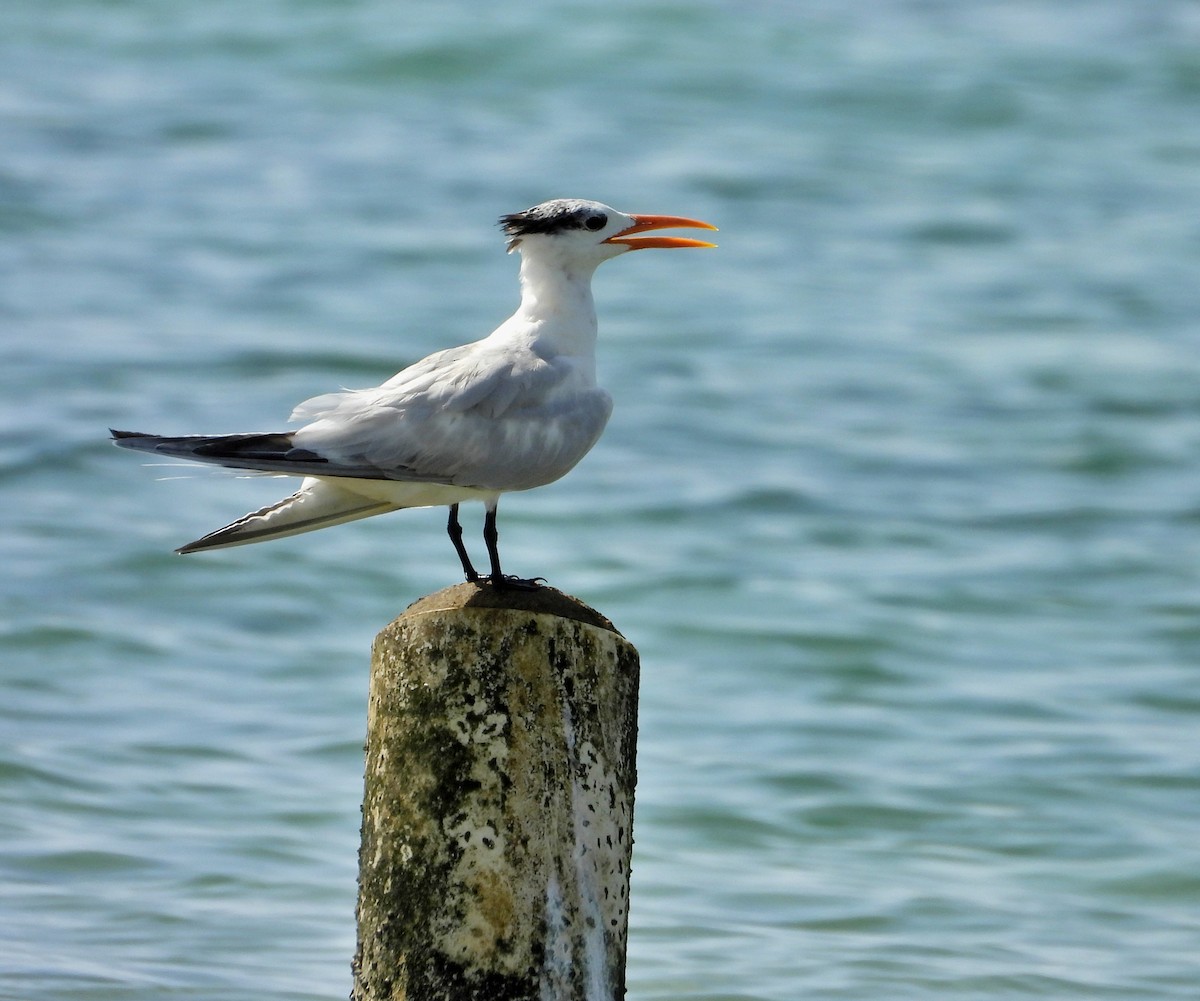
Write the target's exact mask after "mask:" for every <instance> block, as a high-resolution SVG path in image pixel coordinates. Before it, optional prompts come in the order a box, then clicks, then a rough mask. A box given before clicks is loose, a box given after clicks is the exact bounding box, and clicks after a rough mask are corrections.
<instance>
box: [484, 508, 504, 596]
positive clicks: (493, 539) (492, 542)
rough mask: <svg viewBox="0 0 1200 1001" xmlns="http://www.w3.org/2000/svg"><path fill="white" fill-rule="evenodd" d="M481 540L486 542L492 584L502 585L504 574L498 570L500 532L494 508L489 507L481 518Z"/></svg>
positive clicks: (495, 585)
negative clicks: (490, 565)
mask: <svg viewBox="0 0 1200 1001" xmlns="http://www.w3.org/2000/svg"><path fill="white" fill-rule="evenodd" d="M483 541H484V542H485V543H486V544H487V551H488V560H489V561H490V562H491V564H492V585H493V586H494V587H503V586H504V574H503V573H502V572H501V571H500V549H499V547H498V546H497V543H498V542H499V541H500V532H499V531H498V530H497V529H496V509H495V508H494V507H489V508H488V509H487V514H486V515H484V518H483Z"/></svg>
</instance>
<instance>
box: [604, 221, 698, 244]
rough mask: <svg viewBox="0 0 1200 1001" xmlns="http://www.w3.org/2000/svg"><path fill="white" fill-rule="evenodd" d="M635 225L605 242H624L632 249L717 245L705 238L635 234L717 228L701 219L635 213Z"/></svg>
mask: <svg viewBox="0 0 1200 1001" xmlns="http://www.w3.org/2000/svg"><path fill="white" fill-rule="evenodd" d="M631 218H632V219H633V225H632V226H629V227H627V228H626V229H623V230H621V232H619V233H616V234H614V235H613V236H610V237H609V238H608V239H607V240H605V241H604V242H605V243H623V244H625V246H627V247H629V248H630V249H632V250H646V249H647V248H649V247H662V248H665V249H669V248H671V247H715V246H716V244H715V243H705V242H704V241H703V240H689V239H687V238H686V237H682V236H634V235H633V234H634V233H645V232H646V231H647V230H650V229H716V228H717V227H716V226H713V225H711V224H710V223H707V222H701V221H700V220H699V219H685V218H683V216H677V215H635V216H632V217H631Z"/></svg>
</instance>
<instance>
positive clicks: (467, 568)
mask: <svg viewBox="0 0 1200 1001" xmlns="http://www.w3.org/2000/svg"><path fill="white" fill-rule="evenodd" d="M446 533H447V534H448V535H449V536H450V541H451V542H452V543H454V551H455V552H456V553H458V558H459V559H460V560H462V568H463V573H465V574H466V575H467V580H468V581H469V582H470V583H472V584H475V583H477V582H478V581H479V573H478V572H477V571H476V569H475V567H474V566H472V565H471V557H470V555H469V554H468V553H467V547H466V546H464V545H463V540H462V537H463V530H462V525H460V524H459V523H458V505H457V504H451V505H450V520H449V521H447V522H446Z"/></svg>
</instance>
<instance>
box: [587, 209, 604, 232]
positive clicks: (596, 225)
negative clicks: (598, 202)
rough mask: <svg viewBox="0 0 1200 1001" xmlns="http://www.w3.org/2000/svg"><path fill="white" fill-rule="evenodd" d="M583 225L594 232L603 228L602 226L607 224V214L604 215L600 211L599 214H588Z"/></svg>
mask: <svg viewBox="0 0 1200 1001" xmlns="http://www.w3.org/2000/svg"><path fill="white" fill-rule="evenodd" d="M584 225H585V226H586V227H587V228H588V229H590V230H591V231H592V232H593V233H595V232H596V231H597V230H601V229H604V227H605V226H607V225H608V216H606V215H605V214H604V213H603V212H601V213H600V214H599V215H591V216H588V217H587V222H585V223H584Z"/></svg>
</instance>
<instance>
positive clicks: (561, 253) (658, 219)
mask: <svg viewBox="0 0 1200 1001" xmlns="http://www.w3.org/2000/svg"><path fill="white" fill-rule="evenodd" d="M500 226H501V228H502V229H503V230H504V232H505V234H507V236H508V252H509V253H510V254H511V253H512V252H513V251H514V250H518V249H519V250H520V251H521V252H522V253H523V254H526V255H529V254H535V255H539V256H543V255H544V256H547V257H549V256H557V257H559V258H560V259H561V260H562V261H563V262H564V263H568V262H569V263H574V264H577V265H583V266H589V265H590V266H591V267H593V268H594V267H596V266H597V265H599V264H601V263H602V262H603V261H607V260H609V259H610V258H613V257H617V256H618V255H620V254H624V253H626V252H628V251H630V250H644V249H647V248H650V247H659V248H663V249H669V248H679V247H715V246H716V244H715V243H705V242H704V241H703V240H689V239H687V238H685V237H680V236H639V235H637V234H640V233H645V232H648V231H650V230H656V229H713V230H715V229H716V228H717V227H716V226H713V225H710V224H709V223H706V222H700V221H699V220H698V219H685V218H683V217H682V216H667V215H626V214H625V213H624V212H618V211H617V210H616V209H614V208H610V207H609V206H607V205H602V204H601V203H600V202H589V201H584V200H583V199H581V198H556V199H554V200H553V201H549V202H542V203H541V204H540V205H535V206H533V208H529V209H526V210H525V211H524V212H514V213H513V214H512V215H506V216H501V217H500Z"/></svg>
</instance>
